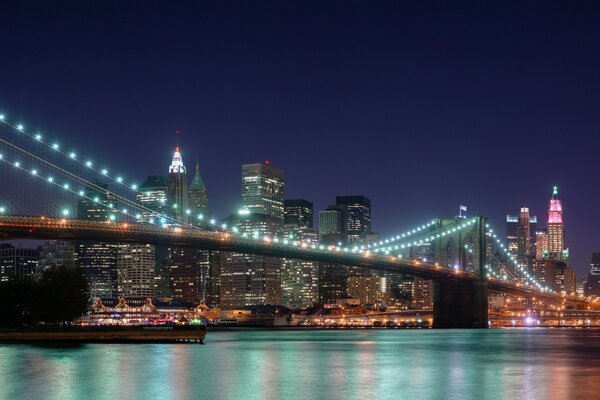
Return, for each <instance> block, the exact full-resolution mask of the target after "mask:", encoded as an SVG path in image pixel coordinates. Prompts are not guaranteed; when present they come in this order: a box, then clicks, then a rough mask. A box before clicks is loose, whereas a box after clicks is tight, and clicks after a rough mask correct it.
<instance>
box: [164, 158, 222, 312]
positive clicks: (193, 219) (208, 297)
mask: <svg viewBox="0 0 600 400" xmlns="http://www.w3.org/2000/svg"><path fill="white" fill-rule="evenodd" d="M188 208H189V212H190V217H189V220H188V222H189V223H191V224H193V225H197V226H201V225H203V224H206V222H205V221H206V220H208V219H209V209H208V191H207V188H206V185H205V184H204V180H203V179H202V176H201V175H200V165H199V163H198V162H196V172H195V173H194V177H193V178H192V183H191V184H190V187H189V190H188ZM196 257H197V263H198V272H197V273H196V272H194V274H193V276H194V277H196V276H198V281H197V282H194V284H193V286H196V287H195V288H194V294H193V296H190V299H191V298H194V299H195V300H193V301H196V300H200V299H202V300H204V301H205V302H206V304H208V305H209V306H210V307H218V306H219V297H220V293H219V291H220V286H219V283H220V277H219V276H218V275H217V276H216V275H215V274H220V271H221V266H220V262H221V255H220V253H219V252H218V251H211V250H198V251H197V254H196ZM194 279H195V278H194ZM172 283H173V281H172ZM190 288H191V286H190V287H188V289H190ZM184 290H185V289H184ZM174 294H175V296H176V293H174ZM190 295H191V293H190ZM189 301H192V300H189Z"/></svg>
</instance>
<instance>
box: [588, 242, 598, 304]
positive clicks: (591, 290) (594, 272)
mask: <svg viewBox="0 0 600 400" xmlns="http://www.w3.org/2000/svg"><path fill="white" fill-rule="evenodd" d="M585 295H586V296H596V297H600V253H593V254H592V261H591V262H590V272H589V274H588V279H587V282H586V285H585Z"/></svg>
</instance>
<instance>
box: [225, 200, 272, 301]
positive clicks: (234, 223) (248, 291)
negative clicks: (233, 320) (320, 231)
mask: <svg viewBox="0 0 600 400" xmlns="http://www.w3.org/2000/svg"><path fill="white" fill-rule="evenodd" d="M225 222H226V223H227V225H228V226H229V227H231V229H235V230H237V231H238V233H239V234H241V235H245V236H248V237H254V238H261V237H265V236H267V237H272V236H274V235H276V234H277V233H278V232H279V231H280V229H281V218H276V217H272V216H270V215H267V214H260V213H249V212H248V211H247V209H244V210H242V211H241V212H240V213H237V214H233V215H231V216H229V217H228V218H227V219H226V221H225ZM223 257H224V260H223V265H222V267H221V295H220V297H221V299H220V300H221V308H224V309H232V308H239V307H245V306H254V305H279V304H280V303H281V277H280V272H281V263H282V261H281V259H278V258H274V257H266V256H257V255H252V254H242V253H224V256H223Z"/></svg>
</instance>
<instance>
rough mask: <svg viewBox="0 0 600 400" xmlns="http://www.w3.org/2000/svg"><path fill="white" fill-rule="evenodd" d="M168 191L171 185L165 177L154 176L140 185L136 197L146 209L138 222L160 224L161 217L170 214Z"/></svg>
mask: <svg viewBox="0 0 600 400" xmlns="http://www.w3.org/2000/svg"><path fill="white" fill-rule="evenodd" d="M168 190H169V183H168V181H167V178H165V177H164V176H160V175H152V176H149V177H148V178H146V180H145V181H144V182H143V183H142V184H141V185H140V187H139V191H138V194H137V196H136V201H137V203H138V204H139V205H140V206H142V207H144V209H143V210H142V211H141V212H140V215H139V218H138V222H146V223H158V222H160V221H159V220H158V218H160V216H164V215H168V214H169V211H170V210H169V207H168V205H167V193H168Z"/></svg>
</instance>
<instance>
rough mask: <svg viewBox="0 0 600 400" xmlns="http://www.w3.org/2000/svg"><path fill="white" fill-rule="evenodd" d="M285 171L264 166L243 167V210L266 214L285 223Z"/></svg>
mask: <svg viewBox="0 0 600 400" xmlns="http://www.w3.org/2000/svg"><path fill="white" fill-rule="evenodd" d="M283 185H284V173H283V170H281V169H277V168H274V167H271V165H270V163H269V161H265V162H264V163H262V164H245V165H242V209H245V210H248V211H249V212H250V213H251V214H266V215H269V216H271V217H274V218H279V219H281V222H283V216H284V207H283Z"/></svg>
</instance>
